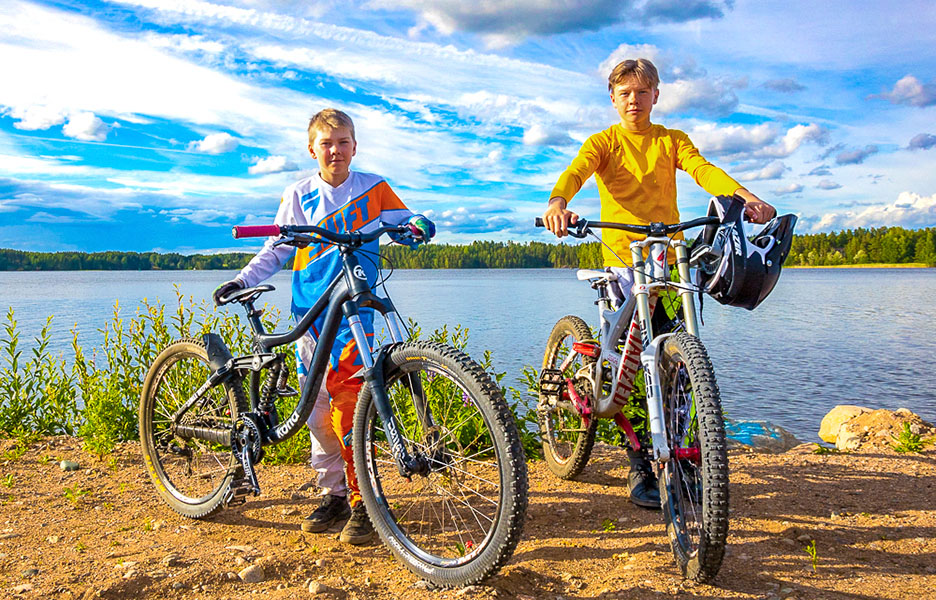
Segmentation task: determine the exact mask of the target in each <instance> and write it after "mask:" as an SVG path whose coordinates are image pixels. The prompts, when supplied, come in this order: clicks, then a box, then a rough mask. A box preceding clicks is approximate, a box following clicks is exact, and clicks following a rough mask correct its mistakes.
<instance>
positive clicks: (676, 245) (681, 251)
mask: <svg viewBox="0 0 936 600" xmlns="http://www.w3.org/2000/svg"><path fill="white" fill-rule="evenodd" d="M673 249H674V250H675V251H676V272H677V273H679V283H680V284H682V285H681V286H680V289H679V297H680V298H682V310H683V318H684V319H685V323H686V331H688V332H689V333H691V334H692V335H694V336H696V337H699V317H698V315H697V314H696V306H695V299H694V298H693V297H692V290H691V289H689V285H688V284H689V283H690V282H691V276H690V275H689V251H688V250H687V249H686V242H684V241H682V240H677V241H675V242H673Z"/></svg>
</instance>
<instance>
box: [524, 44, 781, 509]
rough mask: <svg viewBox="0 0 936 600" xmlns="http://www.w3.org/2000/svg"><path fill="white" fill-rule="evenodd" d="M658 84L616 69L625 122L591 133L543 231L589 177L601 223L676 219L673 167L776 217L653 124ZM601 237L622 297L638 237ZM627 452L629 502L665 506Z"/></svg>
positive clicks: (644, 462)
mask: <svg viewBox="0 0 936 600" xmlns="http://www.w3.org/2000/svg"><path fill="white" fill-rule="evenodd" d="M659 84H660V77H659V75H658V74H657V70H656V67H655V66H654V65H653V63H652V62H650V61H649V60H647V59H644V58H638V59H637V60H625V61H623V62H621V63H619V64H618V65H617V66H616V67H614V69H613V70H612V71H611V75H610V76H609V77H608V91H609V92H610V95H611V103H612V104H613V105H614V108H615V109H616V110H617V112H618V114H619V115H620V116H621V122H620V123H616V124H615V125H612V126H611V127H609V128H608V129H605V130H604V131H601V132H599V133H596V134H594V135H592V136H591V137H589V138H588V139H587V140H586V141H585V143H584V144H582V148H581V149H580V150H579V153H578V156H576V157H575V159H574V160H573V161H572V164H570V165H569V167H568V168H567V169H566V170H565V171H564V172H563V173H562V175H560V176H559V181H558V182H556V186H555V187H554V188H553V190H552V194H551V196H550V199H549V205H548V206H547V208H546V212H545V213H543V221H544V224H545V226H546V228H547V229H549V230H550V231H551V232H553V233H555V234H556V236H557V237H560V238H561V237H563V236H565V235H566V234H567V233H568V228H569V225H570V224H575V223H576V221H577V220H578V215H576V214H575V213H574V212H572V211H570V210H568V209H567V206H568V204H569V202H570V201H571V200H572V196H574V195H575V194H576V193H577V192H578V191H579V190H580V189H581V188H582V185H583V184H584V183H585V181H587V180H588V178H589V177H591V175H592V174H594V175H595V180H596V182H597V183H598V194H599V197H600V199H601V220H602V221H612V222H618V223H635V224H642V225H646V224H649V223H651V222H662V223H678V222H679V210H678V208H677V207H676V169H682V170H683V171H685V172H687V173H689V175H691V176H692V178H693V179H694V180H695V182H696V183H698V184H699V185H700V186H701V187H702V188H703V189H704V190H705V191H707V192H708V193H710V194H712V195H713V196H723V195H727V196H731V195H735V196H737V197H739V198H741V199H742V200H744V201H745V210H744V212H745V215H746V216H747V218H748V219H749V220H750V221H752V222H754V223H766V222H767V221H769V220H770V219H772V218H773V217H774V216H775V215H776V213H777V211H776V210H775V209H774V207H772V206H771V205H769V204H767V203H766V202H764V201H763V200H761V199H760V198H758V197H757V196H755V195H754V194H752V193H751V192H749V191H748V190H746V189H745V188H744V187H742V186H741V185H740V184H738V182H737V181H735V180H734V179H732V178H731V177H729V176H728V174H727V173H725V172H724V171H722V170H721V169H719V168H718V167H716V166H715V165H713V164H711V163H710V162H708V161H707V160H705V158H703V157H702V155H701V154H699V151H698V150H697V149H696V147H695V146H694V145H693V144H692V142H691V141H690V140H689V136H687V135H686V134H685V133H683V132H682V131H678V130H675V129H667V128H666V127H663V126H662V125H655V124H653V123H651V122H650V112H651V111H652V110H653V105H654V104H656V102H657V99H658V98H659V96H660V90H659V89H658V88H659ZM601 235H602V240H603V241H604V243H605V244H607V246H608V247H602V254H603V257H604V264H605V266H606V267H608V268H609V269H610V270H611V271H613V272H614V273H615V274H616V275H617V276H618V282H617V283H618V286H616V287H617V289H613V290H611V291H612V294H613V295H614V296H615V297H616V299H617V300H618V301H620V302H623V300H625V299H626V298H627V297H628V296H629V295H630V287H631V284H632V283H633V276H632V274H631V270H630V269H629V268H627V266H626V265H625V264H624V263H623V262H621V260H620V259H619V258H618V257H625V258H629V257H630V252H629V249H628V247H629V245H630V243H631V241H633V240H635V239H640V237H641V236H639V235H638V234H633V233H629V232H626V231H619V230H616V229H606V230H603V231H602V233H601ZM609 247H610V248H609ZM615 254H616V255H617V256H615ZM612 287H614V286H612ZM642 446H643V447H644V448H646V445H642ZM628 457H629V458H630V463H631V467H630V473H629V475H628V478H627V479H628V488H629V490H630V495H631V502H633V503H634V504H636V505H638V506H642V507H644V508H660V495H659V491H658V490H657V484H656V477H655V475H654V474H653V470H652V468H651V465H650V461H649V459H648V457H647V455H646V454H645V453H644V452H635V451H632V450H629V451H628Z"/></svg>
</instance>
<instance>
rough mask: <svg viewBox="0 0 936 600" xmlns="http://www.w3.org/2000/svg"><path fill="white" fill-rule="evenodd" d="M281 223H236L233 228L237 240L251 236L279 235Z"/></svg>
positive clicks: (232, 231) (232, 232) (232, 233)
mask: <svg viewBox="0 0 936 600" xmlns="http://www.w3.org/2000/svg"><path fill="white" fill-rule="evenodd" d="M279 234H280V227H279V225H236V226H235V227H233V228H232V229H231V235H232V236H234V239H235V240H239V239H241V238H249V237H269V236H271V235H279Z"/></svg>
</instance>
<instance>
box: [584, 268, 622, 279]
mask: <svg viewBox="0 0 936 600" xmlns="http://www.w3.org/2000/svg"><path fill="white" fill-rule="evenodd" d="M575 277H576V278H577V279H578V280H579V281H586V280H589V279H604V280H606V281H617V275H615V274H614V273H608V272H607V271H594V270H592V269H579V270H578V271H576V272H575Z"/></svg>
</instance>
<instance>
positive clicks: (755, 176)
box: [735, 160, 789, 181]
mask: <svg viewBox="0 0 936 600" xmlns="http://www.w3.org/2000/svg"><path fill="white" fill-rule="evenodd" d="M788 170H789V168H788V167H787V166H786V165H784V164H783V163H782V162H781V161H779V160H775V161H773V162H772V163H770V164H768V165H767V166H766V167H764V168H762V169H759V170H757V171H753V172H747V173H744V174H742V175H739V176H737V177H735V179H737V180H738V181H759V180H762V179H780V178H781V177H782V176H783V174H784V173H785V172H786V171H788Z"/></svg>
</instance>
